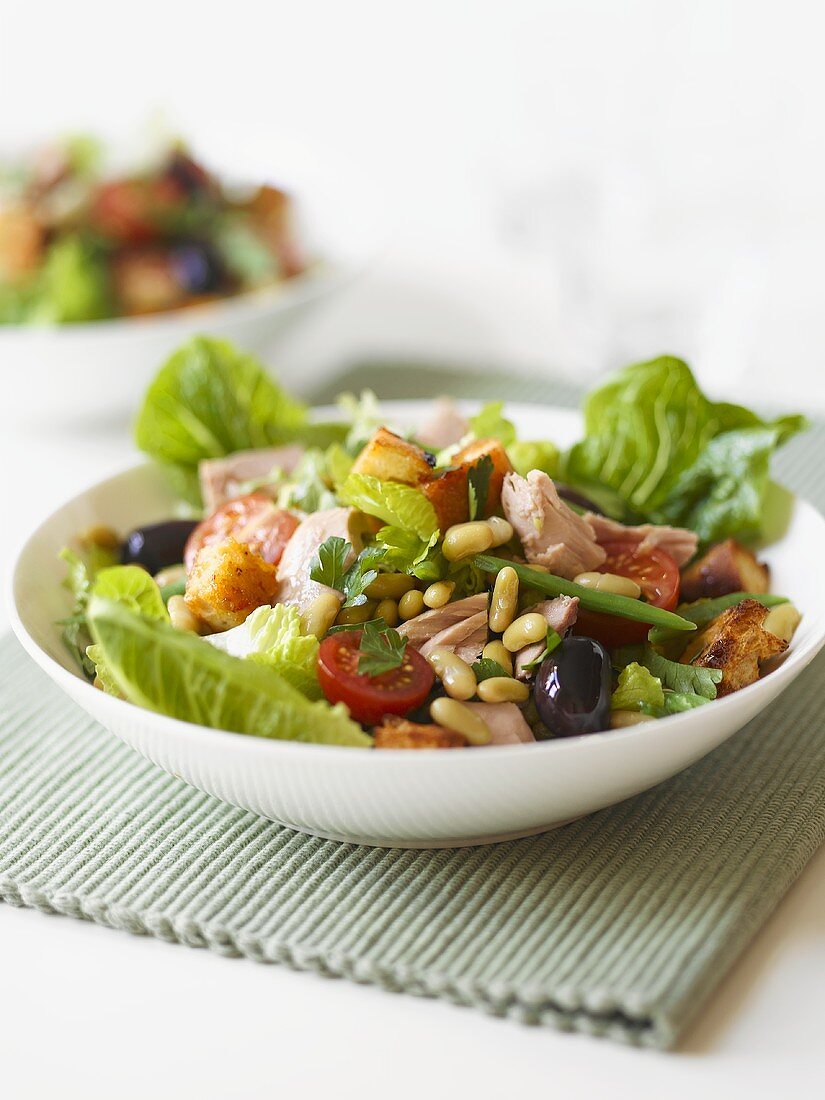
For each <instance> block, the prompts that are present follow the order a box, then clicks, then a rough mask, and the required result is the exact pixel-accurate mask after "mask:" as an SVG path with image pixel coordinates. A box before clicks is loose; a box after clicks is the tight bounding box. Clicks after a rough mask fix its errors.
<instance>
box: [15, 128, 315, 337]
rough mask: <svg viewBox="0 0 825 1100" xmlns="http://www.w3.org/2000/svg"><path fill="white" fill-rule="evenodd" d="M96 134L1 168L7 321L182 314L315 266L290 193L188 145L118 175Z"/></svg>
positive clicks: (172, 148) (167, 150)
mask: <svg viewBox="0 0 825 1100" xmlns="http://www.w3.org/2000/svg"><path fill="white" fill-rule="evenodd" d="M105 159H106V158H105V151H104V148H103V146H102V145H101V144H100V143H98V142H97V141H95V140H94V139H92V138H89V137H74V138H69V139H66V140H64V141H62V142H58V143H55V144H53V145H51V146H48V147H46V148H42V149H40V150H39V151H38V152H36V153H34V154H32V155H30V156H29V157H28V158H27V159H24V160H17V161H15V162H13V163H0V324H32V325H37V324H40V325H48V324H66V323H73V322H74V323H77V322H83V321H97V320H102V319H105V318H112V317H136V316H141V315H145V314H154V313H161V312H164V311H167V310H173V309H180V308H183V307H186V306H193V305H198V304H202V303H206V302H211V301H215V300H217V299H221V298H226V297H230V296H232V295H235V294H240V293H242V292H244V291H248V290H253V289H256V288H259V287H266V286H271V285H274V284H277V283H280V282H283V281H285V280H288V279H291V278H294V277H295V276H296V275H299V274H301V273H302V272H303V271H304V270H305V269H306V267H307V259H306V257H305V256H304V255H303V254H302V251H301V247H300V243H299V241H298V239H297V236H296V232H295V229H294V225H293V212H292V203H291V199H290V197H289V195H287V194H286V193H285V192H284V191H281V190H279V189H278V188H276V187H272V186H270V185H269V184H260V185H254V186H245V187H243V188H240V187H237V186H235V185H234V184H233V185H232V186H230V185H229V184H228V183H227V181H225V180H222V179H220V178H218V176H216V175H215V174H214V173H212V172H211V171H209V170H208V169H207V168H205V167H204V166H203V165H202V164H200V163H199V162H198V161H197V160H195V158H194V157H193V156H192V154H191V153H190V152H189V151H188V150H187V149H186V147H185V145H183V144H182V143H179V142H178V143H174V142H173V143H167V144H166V145H165V147H164V148H163V150H162V152H160V153H159V154H156V155H154V156H153V157H152V158H151V159H148V160H147V162H146V163H144V164H142V165H140V166H135V167H134V168H133V169H132V170H131V171H129V172H128V173H126V174H120V175H110V174H109V173H107V171H106V170H105V167H104V162H105Z"/></svg>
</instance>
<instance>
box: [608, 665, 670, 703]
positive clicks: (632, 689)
mask: <svg viewBox="0 0 825 1100" xmlns="http://www.w3.org/2000/svg"><path fill="white" fill-rule="evenodd" d="M664 705H665V693H664V691H662V681H661V680H659V679H658V678H657V677H656V676H654V675H653V674H652V673H651V672H650V670H649V669H647V668H645V667H644V665H640V664H637V663H636V662H635V661H634V662H632V663H631V664H629V665H626V666H625V668H623V669H622V671H621V672H620V673H619V681H618V683H617V684H616V690H615V691H614V692H613V695H612V696H611V699H610V709H611V710H644V711H650V712H653V711H656V710H659V709H660V708H661V707H663V706H664Z"/></svg>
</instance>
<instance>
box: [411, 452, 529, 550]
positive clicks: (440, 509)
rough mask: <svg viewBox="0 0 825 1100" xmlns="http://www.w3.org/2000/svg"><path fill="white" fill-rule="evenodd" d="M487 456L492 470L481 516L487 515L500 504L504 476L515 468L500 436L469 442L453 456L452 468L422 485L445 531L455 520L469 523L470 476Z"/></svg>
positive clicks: (482, 503) (440, 526) (422, 489)
mask: <svg viewBox="0 0 825 1100" xmlns="http://www.w3.org/2000/svg"><path fill="white" fill-rule="evenodd" d="M485 455H486V456H489V458H490V459H491V460H492V463H493V470H492V473H491V475H490V484H489V488H488V491H487V499H486V500H483V501H481V502H480V503H481V508H480V516H488V515H490V514H491V513H492V512H494V511H495V510H496V508H497V507H498V503H499V501H500V499H501V486H502V483H503V481H504V475H505V474H507V473H509V472H510V471H511V470H512V468H513V467H512V466H511V465H510V460H509V458H508V457H507V452H506V451H505V450H504V448H503V447H502V445H501V444H500V443H499V441H498V440H497V439H478V440H475V441H474V442H473V443H468V444H467V446H466V447H462V449H461V450H460V451H459V452H458V454H457V455H456V456H455V457H454V459H453V466H452V467H451V469H449V470H445V471H444V473H442V474H439V475H438V476H437V477H436V478H435V479H434V480H432V481H429V482H427V483H426V484H423V485H420V486H419V488H420V489H421V492H422V493H423V494H424V496H425V497H427V499H428V500H429V501H430V503H431V504H432V506H433V508H435V514H436V515H437V516H438V526H439V528H440V530H441V531H442V532H444V531H446V530H447V528H448V527H452V526H453V524H455V523H466V521H467V520H468V519H469V518H470V497H469V475H470V471H471V470H472V469H473V468H474V467H476V466H478V464H479V462H480V461H481V460H482V459H483V458H484V457H485Z"/></svg>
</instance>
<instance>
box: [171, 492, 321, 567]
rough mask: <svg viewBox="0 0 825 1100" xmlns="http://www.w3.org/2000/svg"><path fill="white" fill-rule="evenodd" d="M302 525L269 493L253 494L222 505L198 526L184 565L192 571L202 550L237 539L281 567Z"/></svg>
mask: <svg viewBox="0 0 825 1100" xmlns="http://www.w3.org/2000/svg"><path fill="white" fill-rule="evenodd" d="M300 522H301V521H300V520H299V519H298V517H297V516H295V515H293V514H292V512H287V511H285V510H284V509H283V508H279V507H278V506H277V505H276V504H275V503H274V502H273V501H272V500H271V499H270V498H269V497H268V496H267V495H266V493H249V494H248V495H247V496H245V497H238V498H237V499H236V500H230V501H227V503H226V504H222V505H221V507H220V508H218V510H217V511H216V512H213V513H212V515H211V516H208V517H207V519H205V520H204V521H203V522H202V523H199V524H198V526H197V527H196V528H195V530H194V531H193V532H192V534H191V535H190V536H189V538H188V539H187V542H186V549H185V550H184V552H183V560H184V563H185V565H186V568H187V569H191V568H192V562H193V561H194V560H195V555H196V554H197V552H198V551H199V550H200V549H201V548H202V547H204V546H211V545H212V543H215V542H224V541H225V540H226V539H235V541H236V542H242V543H244V544H245V545H246V546H248V547H249V548H250V550H254V551H255V553H256V554H260V556H261V557H262V558H263V559H264V561H268V562H269V563H270V565H277V564H278V562H279V561H280V560H281V554H283V552H284V547H285V546H286V544H287V543H288V542H289V540H290V539H291V538H292V535H293V532H294V531H295V529H296V528H297V526H298V524H299V523H300Z"/></svg>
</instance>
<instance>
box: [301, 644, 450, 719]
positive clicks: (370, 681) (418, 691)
mask: <svg viewBox="0 0 825 1100" xmlns="http://www.w3.org/2000/svg"><path fill="white" fill-rule="evenodd" d="M363 633H364V632H363V631H362V630H347V631H341V632H340V633H338V634H332V635H331V636H330V637H329V638H324V640H323V642H321V648H320V649H319V651H318V679H319V680H320V682H321V689H322V691H323V692H324V695H325V696H326V697H327V699H328V700H329V702H330V703H345V704H346V706H347V707H349V712H350V714H351V715H352V717H353V718H355V719H357V721H359V722H363V723H364V725H367V726H373V725H375V724H376V723H378V722H380V721H381V719H382V718H383V717H384V715H385V714H407V713H408V712H409V711H411V710H412V709H413V708H414V707H420V706H421V704H422V703H423V702H424V700H425V699H426V698H427V696H428V695H429V693H430V689H431V688H432V686H433V681H434V680H435V674H434V673H433V670H432V669H431V668H430V666H429V664H428V663H427V661H425V659H424V658H423V657H422V656H421V654H420V653H419V652H418V651H417V650H415V649H413V648H412V646H409V645H408V646H407V649H406V652H405V653H404V662H403V664H402V665H400V666H399V667H398V668H394V669H391V670H390V671H389V672H382V673H381V674H380V675H379V676H365V675H363V674H362V673H360V672H359V671H358V658H359V655H360V653H359V647H360V645H361V638H362V636H363Z"/></svg>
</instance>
